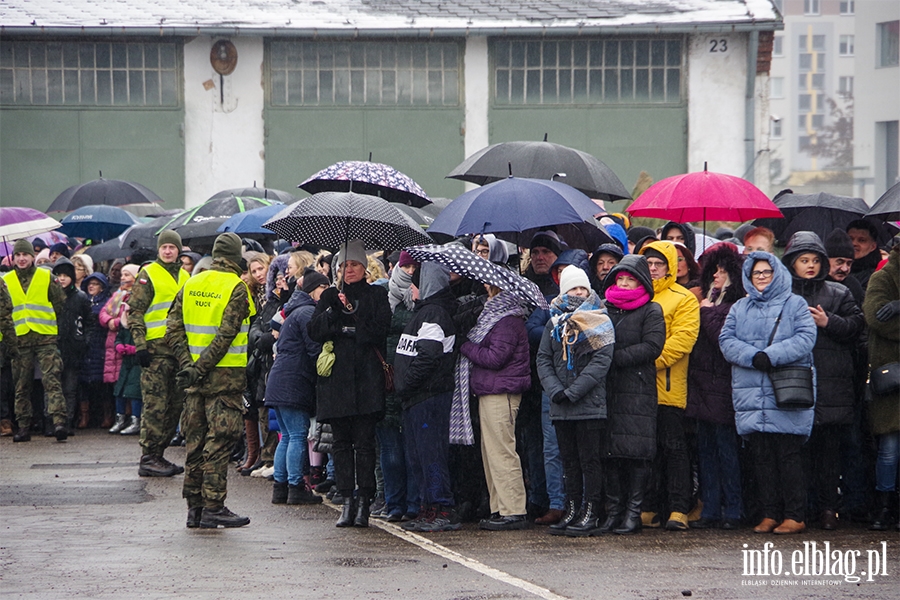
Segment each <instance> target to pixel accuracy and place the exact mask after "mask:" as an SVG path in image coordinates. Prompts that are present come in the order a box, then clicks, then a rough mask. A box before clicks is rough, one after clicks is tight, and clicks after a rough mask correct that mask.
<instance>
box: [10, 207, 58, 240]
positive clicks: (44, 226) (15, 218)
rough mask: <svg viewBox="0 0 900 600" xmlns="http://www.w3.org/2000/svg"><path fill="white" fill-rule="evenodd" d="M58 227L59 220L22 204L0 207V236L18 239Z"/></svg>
mask: <svg viewBox="0 0 900 600" xmlns="http://www.w3.org/2000/svg"><path fill="white" fill-rule="evenodd" d="M59 227H60V222H59V221H57V220H56V219H51V218H50V217H48V216H47V215H45V214H44V213H42V212H41V211H39V210H35V209H33V208H26V207H24V206H3V207H0V238H3V240H4V241H5V240H18V239H21V238H24V237H28V236H30V235H37V234H39V233H44V232H45V231H50V230H53V229H57V228H59Z"/></svg>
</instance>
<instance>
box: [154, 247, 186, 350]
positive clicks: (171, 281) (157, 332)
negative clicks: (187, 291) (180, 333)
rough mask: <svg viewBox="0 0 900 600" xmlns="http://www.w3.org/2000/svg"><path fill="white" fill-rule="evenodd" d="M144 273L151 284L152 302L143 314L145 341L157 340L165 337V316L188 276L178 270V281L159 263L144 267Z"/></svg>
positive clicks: (183, 271)
mask: <svg viewBox="0 0 900 600" xmlns="http://www.w3.org/2000/svg"><path fill="white" fill-rule="evenodd" d="M144 272H146V273H147V277H149V278H150V282H151V283H152V284H153V301H152V302H151V303H150V306H149V307H148V308H147V311H146V312H145V313H144V325H145V326H146V327H147V336H146V339H147V340H148V341H149V340H158V339H160V338H163V337H165V335H166V316H167V315H168V314H169V307H170V306H172V301H173V300H174V299H175V294H177V293H178V290H180V289H181V288H182V287H184V284H185V283H187V280H188V279H190V275H188V274H187V272H186V271H185V270H184V269H182V268H180V267H179V268H178V281H175V278H174V277H172V275H171V274H170V273H169V272H168V271H166V270H165V268H163V266H162V265H160V264H159V263H155V262H153V263H150V264H149V265H147V266H146V267H144Z"/></svg>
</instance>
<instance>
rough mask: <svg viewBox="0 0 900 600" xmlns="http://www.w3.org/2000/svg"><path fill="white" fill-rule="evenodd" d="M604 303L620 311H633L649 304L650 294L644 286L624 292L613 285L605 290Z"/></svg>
mask: <svg viewBox="0 0 900 600" xmlns="http://www.w3.org/2000/svg"><path fill="white" fill-rule="evenodd" d="M606 301H607V302H609V303H610V304H612V305H613V306H615V307H616V308H621V309H622V310H634V309H636V308H640V307H642V306H643V305H645V304H647V303H648V302H650V293H649V292H648V291H647V290H646V289H645V288H644V286H641V287H639V288H636V289H633V290H624V289H622V288H620V287H619V286H617V285H615V284H613V285H611V286H609V287H608V288H606Z"/></svg>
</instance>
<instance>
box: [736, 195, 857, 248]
mask: <svg viewBox="0 0 900 600" xmlns="http://www.w3.org/2000/svg"><path fill="white" fill-rule="evenodd" d="M773 202H774V203H775V206H777V207H778V208H779V210H781V214H783V215H784V219H757V220H755V221H754V222H753V224H754V225H755V226H757V227H768V228H769V229H771V230H772V231H773V232H774V233H775V239H776V240H777V241H778V242H779V244H786V243H787V242H788V240H789V239H791V236H792V235H794V234H795V233H796V232H798V231H812V232H814V233H815V234H816V235H818V236H819V237H820V238H821V239H823V240H824V239H825V238H826V237H827V236H828V234H829V233H831V231H832V230H834V229H836V228H837V229H846V227H847V224H848V223H850V221H855V220H856V219H861V218H862V217H863V215H865V214H866V213H867V212H868V211H869V206H868V205H867V204H866V202H865V200H863V199H862V198H852V197H850V196H838V195H836V194H828V193H826V192H819V193H817V194H794V193H786V194H782V195H781V196H776V197H775V198H774V199H773Z"/></svg>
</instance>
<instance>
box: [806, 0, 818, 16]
mask: <svg viewBox="0 0 900 600" xmlns="http://www.w3.org/2000/svg"><path fill="white" fill-rule="evenodd" d="M803 14H804V15H817V14H819V0H803Z"/></svg>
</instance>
